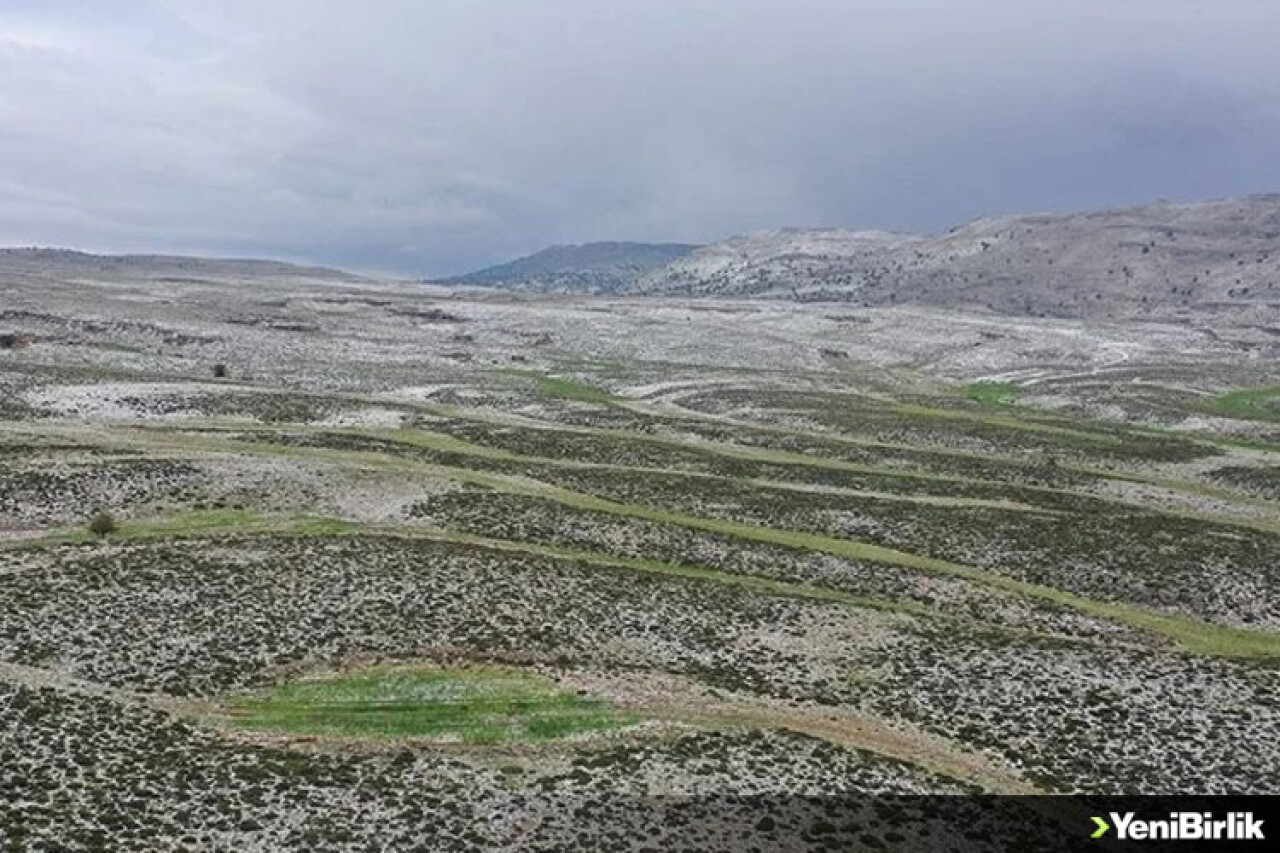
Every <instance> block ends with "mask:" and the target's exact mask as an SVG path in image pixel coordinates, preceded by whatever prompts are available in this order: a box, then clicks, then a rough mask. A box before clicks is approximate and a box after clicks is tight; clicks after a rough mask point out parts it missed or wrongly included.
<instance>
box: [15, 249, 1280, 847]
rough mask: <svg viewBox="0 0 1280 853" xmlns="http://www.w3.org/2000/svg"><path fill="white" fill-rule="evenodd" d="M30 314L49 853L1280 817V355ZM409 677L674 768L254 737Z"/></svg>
mask: <svg viewBox="0 0 1280 853" xmlns="http://www.w3.org/2000/svg"><path fill="white" fill-rule="evenodd" d="M4 292H5V305H4V308H3V310H0V333H10V332H12V333H14V334H13V335H12V336H11V337H9V338H6V340H9V341H11V342H13V343H15V346H13V347H12V348H9V349H4V350H0V792H3V794H4V796H2V797H0V839H3V842H4V844H0V847H5V849H32V850H66V849H137V850H143V849H156V850H209V849H216V850H278V849H297V850H313V849H350V850H365V849H396V850H401V849H405V850H409V849H423V850H427V849H433V850H434V849H494V848H499V849H502V848H505V849H564V848H565V847H579V848H591V847H596V848H601V847H608V848H616V847H618V846H620V845H631V846H634V847H636V848H637V849H641V848H645V847H646V845H647V846H648V848H649V849H672V848H673V847H674V848H676V849H707V848H715V847H717V846H721V847H726V846H729V845H730V844H731V843H738V842H740V841H741V838H742V833H743V827H744V826H746V827H747V828H748V830H749V833H750V834H751V835H752V837H753V838H757V839H758V845H757V846H759V848H760V849H770V847H771V843H770V840H771V839H773V838H774V835H775V834H776V833H778V832H783V831H784V830H786V831H790V830H792V829H795V828H796V826H800V827H804V828H805V832H806V833H808V834H807V835H805V836H804V837H805V838H806V839H808V841H807V842H806V844H807V846H809V847H811V848H813V849H821V848H823V847H824V846H831V847H839V846H840V845H841V844H846V845H847V844H849V843H853V842H857V843H861V844H863V845H864V846H875V845H876V844H885V845H890V846H895V847H901V848H906V849H910V848H911V847H912V846H913V845H914V846H916V847H917V848H919V849H945V848H948V847H950V848H953V849H965V846H964V845H965V843H966V842H965V840H964V839H954V842H955V843H954V844H942V843H940V839H939V838H938V837H936V836H934V837H932V838H930V836H928V835H927V834H921V833H922V827H925V828H926V829H927V827H928V825H929V824H928V821H927V820H924V819H921V820H917V821H906V820H903V819H902V816H901V815H900V814H899V815H897V817H896V818H895V817H894V816H886V815H882V814H872V813H862V814H861V815H860V817H859V818H858V819H857V820H854V819H852V818H850V817H849V816H850V815H851V814H853V813H854V812H851V811H850V810H849V809H850V807H849V804H848V803H847V802H840V801H839V799H838V798H839V797H843V796H850V797H865V796H866V795H867V794H870V793H878V794H885V795H888V794H896V795H912V794H918V793H948V792H961V791H989V792H1005V793H1029V792H1037V791H1040V792H1096V793H1113V792H1125V793H1142V792H1204V793H1227V792H1238V793H1280V775H1277V768H1278V767H1280V738H1277V736H1276V735H1277V732H1278V731H1280V710H1278V709H1280V575H1278V574H1277V573H1278V572H1280V504H1277V502H1276V494H1277V493H1276V476H1275V473H1276V471H1277V470H1280V408H1278V407H1277V403H1276V399H1277V397H1276V391H1275V389H1276V387H1277V386H1280V374H1278V373H1277V372H1276V371H1275V369H1274V367H1273V365H1275V364H1278V363H1280V357H1277V356H1280V352H1277V349H1278V348H1277V347H1276V346H1274V345H1269V344H1266V343H1265V342H1263V343H1259V342H1258V341H1256V340H1253V339H1249V340H1244V339H1240V341H1239V342H1235V343H1233V342H1232V341H1234V340H1236V339H1235V338H1232V337H1231V336H1229V335H1223V336H1218V337H1213V336H1208V335H1205V334H1203V333H1202V332H1199V331H1196V330H1193V329H1190V328H1184V327H1179V326H1177V325H1164V326H1154V325H1151V326H1138V325H1123V324H1112V325H1095V326H1089V327H1084V326H1080V325H1072V324H1070V323H1066V322H1064V321H1032V320H1027V321H1019V322H1018V323H1016V324H1010V323H1008V322H1005V321H1001V320H1000V319H998V318H993V317H986V316H977V315H972V316H958V315H946V314H942V313H939V312H918V311H910V310H906V309H885V310H874V311H873V310H862V311H859V310H856V309H853V308H850V307H848V306H840V307H838V308H833V307H831V306H823V305H790V304H786V305H784V304H777V305H774V304H757V303H749V302H741V303H699V302H678V301H656V300H655V301H625V300H606V299H599V300H573V299H567V298H559V299H556V298H539V299H533V298H529V297H524V298H519V299H503V298H500V297H498V296H493V295H483V294H476V293H475V292H470V293H454V292H449V291H444V290H439V289H425V288H416V289H415V288H410V287H409V286H406V285H375V284H352V283H344V282H333V281H328V282H324V281H308V282H301V281H289V280H287V279H286V280H274V281H271V282H269V283H262V282H259V283H254V282H245V281H230V280H226V281H220V280H209V281H184V282H181V283H175V282H148V281H141V280H134V281H129V280H126V281H109V282H104V281H90V282H85V281H77V282H71V281H59V280H56V279H50V278H42V277H40V276H38V275H35V274H34V273H33V274H31V275H29V276H27V277H25V278H21V279H15V280H14V281H12V282H9V283H6V284H4ZM104 511H105V512H108V513H110V514H111V515H112V516H113V517H114V518H115V520H116V522H117V525H118V527H117V529H116V530H115V531H113V532H111V533H109V534H108V535H106V536H97V535H94V534H92V533H90V532H89V531H88V523H89V521H90V519H92V518H93V517H94V516H95V515H96V514H98V513H100V512H104ZM388 663H395V664H410V665H427V666H434V667H442V668H446V669H447V668H449V667H454V666H461V665H471V664H477V663H483V664H499V665H501V666H503V667H509V668H516V669H527V670H529V671H530V672H536V673H538V674H539V676H541V677H545V678H548V679H551V680H552V681H553V682H555V683H556V684H558V685H560V686H561V687H563V688H564V689H566V690H576V691H579V692H580V693H581V694H582V695H584V696H588V697H592V698H593V701H594V700H595V699H598V700H600V701H602V702H607V703H609V704H610V705H611V706H614V707H616V708H618V709H619V710H620V711H623V712H625V713H626V714H627V715H628V719H634V720H635V722H634V724H632V725H627V726H623V727H621V728H619V729H614V730H609V731H606V732H600V733H596V734H585V735H582V736H575V737H572V738H569V739H566V740H563V741H559V742H546V743H537V744H533V743H530V744H523V745H522V744H515V745H512V744H504V745H503V746H501V747H485V746H482V745H466V744H459V743H451V742H432V741H430V740H423V739H416V740H415V739H408V740H404V741H395V740H392V741H391V742H387V741H386V740H380V741H377V742H372V741H365V740H362V739H360V738H334V737H314V736H310V737H302V736H297V737H291V736H288V735H281V734H279V733H267V732H263V733H255V732H252V731H244V730H242V729H240V728H238V727H234V726H231V725H229V724H228V713H229V712H228V709H229V708H230V707H231V706H232V705H233V704H234V702H235V701H236V700H237V698H238V697H243V696H245V695H247V694H250V693H252V692H253V691H260V690H264V689H267V688H270V687H271V686H272V685H278V684H282V683H286V682H288V681H289V680H290V679H294V678H298V677H300V675H301V674H305V673H325V672H333V671H339V670H341V671H344V672H349V671H359V670H360V669H361V668H362V667H367V666H371V665H386V664H388ZM822 796H826V797H827V799H822ZM837 804H838V805H839V808H837ZM917 805H918V803H917ZM876 807H877V806H876V805H874V804H871V803H869V802H867V801H864V802H863V808H864V809H871V810H872V811H874V809H875V808H876ZM960 807H961V806H956V808H960ZM833 809H834V810H835V812H839V816H837V815H836V814H835V812H833ZM974 819H975V820H980V819H981V818H980V816H975V817H974ZM1037 819H1038V818H1034V817H1028V826H1032V825H1034V823H1035V821H1036V820H1037ZM744 822H745V823H744ZM934 828H935V830H937V827H934ZM937 831H942V830H937ZM6 845H7V847H6Z"/></svg>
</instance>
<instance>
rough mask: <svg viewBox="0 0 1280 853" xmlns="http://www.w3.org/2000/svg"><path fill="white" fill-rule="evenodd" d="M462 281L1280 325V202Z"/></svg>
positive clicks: (1062, 218) (512, 272) (501, 269)
mask: <svg viewBox="0 0 1280 853" xmlns="http://www.w3.org/2000/svg"><path fill="white" fill-rule="evenodd" d="M624 247H625V248H624ZM667 254H669V255H670V257H665V258H664V255H667ZM633 259H634V260H633ZM449 283H468V284H489V285H492V286H496V287H518V288H522V289H530V290H558V291H583V292H615V293H621V294H637V295H671V296H685V297H688V296H694V297H735V298H744V297H751V298H766V299H797V300H805V301H818V300H825V301H839V302H849V303H852V304H856V305H860V306H884V305H902V304H911V305H924V306H933V307H939V308H976V309H980V310H989V311H995V312H999V313H1003V314H1010V315H1016V316H1048V317H1064V318H1073V317H1118V318H1124V317H1142V316H1155V315H1160V316H1167V315H1170V314H1172V315H1175V316H1176V315H1178V314H1180V313H1181V314H1185V313H1189V312H1193V311H1194V312H1198V313H1203V312H1221V311H1234V312H1240V311H1244V312H1250V313H1253V314H1256V315H1258V317H1259V318H1260V319H1261V320H1262V321H1265V322H1266V323H1268V324H1271V325H1280V194H1272V195H1257V196H1249V197H1245V198H1238V199H1220V200H1215V201H1207V202H1197V203H1184V204H1173V203H1168V202H1156V203H1154V204H1148V205H1142V206H1137V207H1130V208H1123V209H1114V210H1096V211H1086V212H1081V213H1064V214H1031V215H1017V216H1002V217H993V218H985V219H978V220H975V221H973V222H969V223H967V224H965V225H961V226H958V227H956V228H953V229H951V230H950V231H948V232H946V233H945V234H911V233H895V232H887V231H855V230H849V229H842V228H783V229H779V230H774V231H763V232H757V233H753V234H745V235H740V236H736V237H730V238H728V239H725V240H721V241H718V242H715V243H710V244H708V245H705V246H701V247H692V246H686V245H683V244H676V245H674V246H670V245H666V246H662V247H655V246H651V245H648V244H635V243H590V244H585V245H582V246H553V247H551V248H549V249H546V250H544V251H542V252H538V253H537V254H535V255H530V256H528V257H526V258H520V259H518V260H515V261H512V262H511V263H509V264H503V265H501V266H497V267H491V268H490V269H487V270H481V271H480V272H477V273H472V274H470V275H467V276H461V277H459V278H455V279H452V280H451V281H450V282H449Z"/></svg>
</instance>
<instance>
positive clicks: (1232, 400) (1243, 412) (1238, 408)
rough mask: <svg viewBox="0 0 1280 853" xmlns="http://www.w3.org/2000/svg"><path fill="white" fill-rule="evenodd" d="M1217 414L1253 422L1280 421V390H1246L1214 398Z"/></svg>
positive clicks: (1213, 405)
mask: <svg viewBox="0 0 1280 853" xmlns="http://www.w3.org/2000/svg"><path fill="white" fill-rule="evenodd" d="M1211 409H1212V411H1213V412H1214V413H1215V414H1219V415H1225V416H1227V417H1229V418H1241V419H1243V420H1252V421H1280V388H1244V389H1241V390H1239V391H1231V392H1228V393H1226V394H1223V395H1221V396H1219V397H1216V398H1214V400H1213V401H1212V404H1211Z"/></svg>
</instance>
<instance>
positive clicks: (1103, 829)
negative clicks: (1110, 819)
mask: <svg viewBox="0 0 1280 853" xmlns="http://www.w3.org/2000/svg"><path fill="white" fill-rule="evenodd" d="M1093 822H1094V823H1096V824H1097V825H1098V828H1097V829H1095V830H1094V831H1093V835H1090V836H1089V837H1090V838H1101V837H1102V836H1104V835H1106V834H1107V830H1108V829H1110V828H1111V824H1109V823H1107V822H1106V821H1105V820H1103V819H1102V818H1100V817H1095V818H1093Z"/></svg>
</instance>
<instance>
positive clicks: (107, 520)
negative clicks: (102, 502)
mask: <svg viewBox="0 0 1280 853" xmlns="http://www.w3.org/2000/svg"><path fill="white" fill-rule="evenodd" d="M119 529H120V525H119V524H117V523H116V517H115V516H114V515H112V514H111V513H109V512H105V511H104V512H100V513H98V514H97V515H95V516H94V517H93V520H92V521H90V522H89V532H90V533H92V534H94V535H95V536H106V535H107V534H109V533H115V532H116V531H117V530H119Z"/></svg>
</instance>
